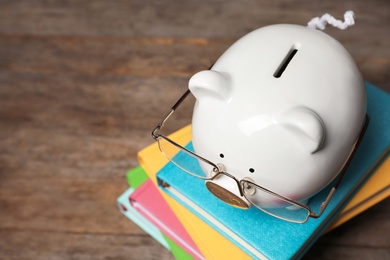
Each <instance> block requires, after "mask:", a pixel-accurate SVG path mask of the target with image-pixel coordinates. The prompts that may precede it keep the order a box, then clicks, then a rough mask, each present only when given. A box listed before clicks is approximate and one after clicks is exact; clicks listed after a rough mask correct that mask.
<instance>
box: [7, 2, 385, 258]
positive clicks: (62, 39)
mask: <svg viewBox="0 0 390 260" xmlns="http://www.w3.org/2000/svg"><path fill="white" fill-rule="evenodd" d="M346 10H353V11H355V13H356V17H357V21H356V25H355V26H353V27H352V28H350V29H348V30H346V31H339V30H337V29H334V28H327V29H326V32H327V33H328V34H330V35H332V36H333V37H335V38H336V39H338V40H339V41H340V42H341V43H342V44H344V45H345V47H346V48H347V49H348V50H349V51H350V53H351V54H352V56H353V57H354V58H355V59H356V61H357V63H358V66H359V68H360V70H361V72H362V74H363V76H364V78H365V79H366V80H368V81H370V82H372V83H373V84H375V85H377V86H378V87H380V88H381V89H383V90H385V91H387V92H390V51H389V47H390V2H389V1H387V0H371V1H363V0H355V1H352V0H351V1H309V0H301V1H265V0H258V1H250V0H245V1H205V0H199V1H135V0H134V1H125V0H111V1H103V0H94V1H76V0H71V1H45V0H36V1H28V0H25V1H16V0H13V1H11V0H9V1H7V0H0V259H158V260H164V259H173V256H172V255H171V254H170V252H168V251H167V250H166V249H164V248H163V247H162V246H161V245H159V244H158V243H157V242H156V241H154V240H153V239H152V238H151V237H149V236H148V235H147V234H146V233H144V232H143V231H142V230H141V229H140V228H139V227H138V226H136V225H135V224H133V223H132V222H131V221H129V220H127V219H126V218H125V217H124V216H122V215H121V213H120V212H119V211H118V210H117V209H116V198H117V197H118V196H119V195H120V194H121V193H122V192H123V191H125V190H126V188H127V184H126V180H125V172H126V171H127V170H128V169H130V168H132V167H135V166H137V164H138V163H137V160H136V153H137V151H138V150H140V149H142V148H143V147H145V146H147V145H149V144H151V143H152V142H153V140H152V139H151V137H150V131H151V130H152V128H153V127H154V126H155V125H156V123H157V122H158V121H159V120H160V119H161V117H162V116H163V115H165V111H167V109H169V107H170V106H171V105H172V103H173V102H174V101H175V100H176V99H177V98H178V97H179V95H180V94H181V93H183V92H184V90H185V89H186V86H187V82H188V80H189V78H190V77H191V75H193V74H194V73H196V72H197V71H199V70H203V69H206V68H208V67H209V65H210V64H212V63H213V62H214V61H215V60H216V59H217V58H218V57H219V56H220V55H221V54H222V53H223V52H224V50H225V49H226V48H227V47H228V46H229V45H231V44H232V43H233V42H234V41H235V40H237V39H238V38H239V37H241V36H243V35H244V34H246V33H248V32H250V31H252V30H254V29H256V28H259V27H262V26H265V25H269V24H275V23H296V24H303V25H304V24H306V23H307V22H308V21H309V20H310V19H311V18H313V17H315V16H321V15H322V14H323V13H325V12H329V13H331V14H333V15H334V16H336V17H338V18H342V15H343V13H344V11H346ZM190 118H191V108H190V107H188V108H185V109H183V110H182V111H180V113H179V118H178V120H177V121H176V123H173V124H172V125H171V126H170V128H169V129H168V130H169V131H173V130H176V129H178V128H179V127H181V126H182V125H185V124H188V123H189V122H190ZM175 124H176V125H175ZM304 258H305V259H390V200H389V199H387V200H385V201H383V202H381V203H380V204H378V205H376V206H374V207H373V208H371V209H369V210H368V211H366V212H364V213H363V214H361V215H359V216H357V217H356V218H354V219H352V220H351V221H349V222H348V223H346V224H344V225H342V226H341V227H339V228H337V229H336V230H334V231H332V232H330V233H328V234H326V235H325V236H323V237H322V238H321V239H320V240H319V241H318V242H317V243H316V244H315V245H314V246H313V247H312V248H311V249H310V251H309V252H308V253H307V255H306V256H305V257H304Z"/></svg>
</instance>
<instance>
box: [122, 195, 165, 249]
mask: <svg viewBox="0 0 390 260" xmlns="http://www.w3.org/2000/svg"><path fill="white" fill-rule="evenodd" d="M133 192H134V189H133V188H129V189H127V190H126V191H125V192H124V193H123V194H122V195H121V196H119V197H118V199H117V205H118V209H119V210H120V212H122V214H123V215H125V216H126V217H127V218H129V219H130V220H131V221H133V222H134V223H135V224H137V225H138V226H139V227H140V228H141V229H143V230H144V231H145V232H146V233H148V234H149V235H150V236H151V237H153V238H154V239H155V240H156V241H158V242H159V243H160V244H161V245H163V246H164V247H165V248H166V249H168V250H170V247H169V245H168V242H167V241H166V239H165V237H164V236H163V234H162V233H161V232H160V230H159V229H158V228H157V227H156V226H155V225H153V224H152V223H150V222H149V221H148V220H147V219H145V218H144V217H143V216H142V215H141V214H140V213H138V212H137V211H136V210H135V209H134V208H133V207H132V206H131V205H130V201H129V197H130V195H131V194H132V193H133Z"/></svg>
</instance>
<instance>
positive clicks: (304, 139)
mask: <svg viewBox="0 0 390 260" xmlns="http://www.w3.org/2000/svg"><path fill="white" fill-rule="evenodd" d="M280 124H281V125H282V126H283V127H285V128H286V129H288V130H289V131H292V132H293V134H294V135H295V136H296V137H297V138H298V139H299V141H300V142H301V143H302V145H303V146H304V147H305V148H306V149H307V150H308V151H309V152H310V153H312V154H313V153H315V152H317V151H318V150H320V149H321V147H322V145H323V143H324V141H325V125H324V123H323V121H322V119H321V118H320V117H319V115H317V114H316V113H315V112H314V111H312V110H310V109H308V108H305V107H299V108H293V109H291V110H289V111H287V112H286V113H284V114H283V115H282V116H281V118H280Z"/></svg>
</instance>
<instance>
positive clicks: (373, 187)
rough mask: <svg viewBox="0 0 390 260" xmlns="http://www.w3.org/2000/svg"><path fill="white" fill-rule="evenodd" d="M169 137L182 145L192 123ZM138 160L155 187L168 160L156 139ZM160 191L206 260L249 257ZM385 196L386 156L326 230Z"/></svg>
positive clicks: (388, 179) (389, 171) (389, 186)
mask: <svg viewBox="0 0 390 260" xmlns="http://www.w3.org/2000/svg"><path fill="white" fill-rule="evenodd" d="M170 138H171V139H173V140H175V141H176V142H177V143H178V144H180V145H182V146H185V145H186V144H188V143H189V142H190V141H191V126H190V125H189V126H186V127H184V128H182V129H180V130H178V131H177V132H175V133H173V134H172V135H170ZM138 160H139V162H140V165H141V166H142V167H143V168H144V170H145V172H146V173H147V174H148V176H149V178H150V179H151V180H152V181H153V183H154V184H155V185H156V186H158V184H157V180H156V174H157V172H158V171H160V169H161V168H162V167H164V165H165V164H167V163H168V160H167V159H166V158H165V157H164V156H163V155H162V154H161V152H160V150H159V148H158V143H157V142H156V143H154V144H152V145H150V146H148V147H146V148H144V149H143V150H141V151H140V152H139V153H138ZM159 190H160V189H159ZM160 193H161V194H162V196H163V197H164V199H165V200H166V201H167V202H168V204H169V206H170V207H171V208H172V210H173V211H174V212H175V214H176V215H177V217H178V218H179V220H180V221H181V222H182V224H183V225H184V226H185V228H186V229H187V232H188V233H189V234H190V236H191V238H192V239H193V240H194V242H195V243H196V244H197V246H198V248H199V249H200V251H201V252H202V253H203V255H204V256H205V258H206V259H251V258H250V257H249V256H248V255H247V254H246V253H244V252H243V251H242V250H241V249H239V248H238V247H237V246H236V245H234V244H233V243H232V242H230V241H229V240H228V239H227V238H225V237H224V236H222V235H221V234H220V233H218V232H217V231H215V230H214V229H213V228H211V227H210V226H209V225H208V224H206V223H205V222H203V221H202V220H201V219H199V218H198V217H197V216H196V215H194V214H193V213H192V212H190V211H189V210H188V209H187V208H185V207H184V206H182V205H181V204H180V203H178V202H177V201H175V200H174V199H172V198H171V197H170V196H168V195H167V194H165V193H164V192H163V191H161V190H160ZM388 196H390V159H389V158H386V159H384V160H383V162H382V164H381V165H379V166H378V167H377V169H376V171H375V173H374V174H373V175H372V176H371V177H370V179H369V180H368V181H367V182H366V183H365V185H364V186H363V187H362V189H360V190H359V191H358V192H357V193H356V195H355V196H354V197H353V199H352V200H351V201H350V202H349V203H348V205H347V206H346V207H345V208H344V209H343V211H342V212H341V213H340V216H339V217H337V218H336V220H335V221H334V222H333V224H331V226H330V227H329V228H328V230H327V231H329V230H331V229H333V228H335V227H337V226H339V225H341V224H342V223H344V222H346V221H347V220H349V219H351V218H352V217H354V216H356V215H357V214H359V213H360V212H362V211H364V210H366V209H368V208H369V207H371V206H373V205H375V204H376V203H378V202H380V201H381V200H383V199H385V198H386V197H388Z"/></svg>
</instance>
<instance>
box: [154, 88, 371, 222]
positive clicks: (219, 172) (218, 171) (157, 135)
mask: <svg viewBox="0 0 390 260" xmlns="http://www.w3.org/2000/svg"><path fill="white" fill-rule="evenodd" d="M190 93H191V91H190V90H189V89H188V90H187V91H186V92H185V93H184V94H183V95H182V96H181V97H180V98H179V99H178V100H177V101H176V103H175V104H174V105H173V106H172V107H171V110H170V112H169V113H168V114H167V115H166V116H165V117H164V119H163V120H161V121H160V123H159V124H158V125H157V126H156V127H155V128H154V130H153V131H152V134H151V135H152V137H153V139H154V140H155V141H157V142H158V139H159V138H163V139H164V140H166V141H167V142H169V143H170V144H172V145H174V146H175V147H177V148H179V149H180V150H181V151H183V152H185V153H187V154H189V155H190V156H193V157H195V158H196V159H198V160H200V161H203V162H205V163H207V164H209V165H211V166H213V172H214V175H212V176H211V177H207V178H202V177H199V176H197V175H195V174H192V173H191V172H189V171H187V170H185V169H184V168H182V167H180V166H179V165H177V164H176V163H174V162H173V161H172V160H171V158H169V157H168V156H167V155H166V154H165V153H164V152H163V151H162V150H161V149H160V151H161V152H162V154H163V155H164V156H165V157H167V158H168V159H169V160H170V161H172V162H173V163H174V164H175V165H176V166H178V167H179V168H180V169H182V170H183V171H185V172H186V173H188V174H190V175H192V176H194V177H197V178H200V179H203V180H209V181H211V180H214V179H216V178H218V177H219V176H220V175H225V176H227V177H229V178H231V179H233V180H234V181H235V182H236V184H237V186H238V189H239V192H240V195H241V197H244V198H246V199H247V200H248V201H249V203H250V204H252V205H253V206H255V207H256V208H258V209H260V210H261V211H263V212H265V213H267V214H269V215H271V216H273V217H276V218H279V219H282V220H285V221H289V222H294V223H299V224H304V223H306V222H307V221H308V219H309V218H319V217H321V216H322V214H323V213H324V211H325V209H326V207H327V206H328V204H329V201H330V200H331V199H332V197H333V194H334V193H335V192H336V190H337V188H338V186H339V185H340V183H341V181H342V180H343V178H344V176H345V173H346V172H347V169H348V168H349V165H350V164H351V161H352V159H353V157H354V155H355V153H356V151H357V148H358V147H359V145H360V143H361V141H362V139H363V136H364V134H365V132H366V130H367V127H368V124H369V121H370V117H369V115H368V114H367V113H366V115H365V119H364V123H363V126H362V128H361V130H360V134H359V136H358V138H357V139H356V141H355V142H354V144H353V148H352V152H351V153H350V155H349V156H348V159H347V161H346V162H345V163H344V165H343V167H342V168H341V170H340V171H339V173H338V174H337V175H336V176H337V177H336V179H335V184H334V186H333V187H332V189H331V190H330V192H329V194H328V196H327V197H326V199H325V201H323V202H322V203H321V205H320V211H319V213H318V214H317V213H316V212H315V211H314V210H312V209H311V208H310V207H309V206H307V205H306V204H303V203H301V202H299V201H296V200H293V199H290V198H288V197H286V196H283V195H281V194H278V193H275V192H273V191H271V190H268V189H266V188H264V187H262V186H260V185H258V184H256V183H254V182H252V181H251V180H247V179H242V180H238V179H237V178H236V177H235V176H234V175H232V174H230V173H228V172H226V171H222V170H221V169H220V168H221V167H219V166H218V165H217V164H215V163H213V162H211V161H209V160H207V159H206V158H203V157H202V156H200V155H197V154H196V153H194V152H192V151H190V150H188V149H187V148H185V147H183V146H181V145H180V144H178V143H176V142H175V141H173V140H171V139H170V138H168V137H166V136H165V135H163V134H160V133H158V131H159V130H161V129H162V127H163V126H164V124H165V123H166V121H167V120H168V119H169V118H170V117H171V116H172V114H173V113H174V112H175V111H176V109H177V108H178V107H179V106H180V105H181V104H182V103H183V101H184V100H185V99H186V98H187V97H188V96H189V94H190ZM244 183H249V184H250V185H254V186H256V187H257V188H258V189H260V190H262V191H264V192H266V193H268V194H271V195H273V196H275V197H277V198H279V199H282V200H284V201H286V202H288V203H291V204H292V205H295V206H298V207H301V208H304V209H306V210H307V211H308V213H309V214H307V216H306V219H305V220H304V221H293V220H291V219H287V218H283V217H280V216H277V215H274V214H272V213H270V212H268V211H266V210H265V209H262V208H261V207H259V206H257V205H256V204H254V203H253V202H252V201H251V200H250V199H248V198H247V197H246V196H245V192H244V189H245V188H244Z"/></svg>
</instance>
